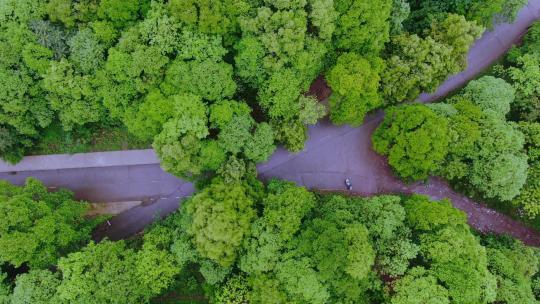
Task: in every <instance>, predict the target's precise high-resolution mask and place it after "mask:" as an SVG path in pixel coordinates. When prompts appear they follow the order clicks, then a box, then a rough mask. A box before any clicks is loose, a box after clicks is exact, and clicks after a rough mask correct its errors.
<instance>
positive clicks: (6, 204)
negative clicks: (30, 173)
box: [0, 178, 94, 268]
mask: <svg viewBox="0 0 540 304" xmlns="http://www.w3.org/2000/svg"><path fill="white" fill-rule="evenodd" d="M87 209H88V205H87V204H86V203H84V202H76V201H74V200H73V194H72V193H70V192H68V191H66V190H60V191H58V192H50V193H49V192H47V188H46V187H45V186H43V184H41V182H39V181H38V180H35V179H32V178H29V179H28V180H27V181H26V184H25V186H24V187H17V186H13V185H11V184H9V183H7V182H2V183H1V184H0V210H1V211H0V214H1V216H2V220H1V223H2V224H0V248H1V249H0V260H1V261H2V262H7V263H10V264H11V265H13V266H15V267H19V266H21V265H23V264H28V265H29V266H30V267H32V268H46V267H49V266H51V265H54V264H55V263H56V261H57V259H58V258H59V257H60V256H62V255H64V254H66V253H68V252H70V251H74V250H77V249H78V248H79V247H80V246H81V245H84V243H85V242H87V241H88V239H89V238H90V232H91V231H92V229H93V227H94V223H93V222H92V221H87V220H85V219H84V214H85V213H86V211H87Z"/></svg>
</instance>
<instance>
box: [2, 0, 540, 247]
mask: <svg viewBox="0 0 540 304" xmlns="http://www.w3.org/2000/svg"><path fill="white" fill-rule="evenodd" d="M538 18H540V0H530V1H529V4H528V5H527V6H526V7H525V8H524V9H523V10H522V11H521V13H520V15H519V17H518V19H517V20H516V22H515V23H513V24H511V25H507V24H504V25H499V26H497V27H495V29H494V30H493V31H492V32H488V33H486V34H485V35H484V36H483V37H482V38H481V39H480V40H478V41H477V42H476V44H475V45H474V46H473V48H472V49H471V51H470V54H469V66H468V68H467V70H466V71H464V72H462V73H460V74H458V75H455V76H453V77H450V78H449V79H448V81H446V82H445V83H444V84H443V85H441V86H440V88H439V89H438V91H437V92H436V93H434V94H431V95H429V94H424V95H422V96H421V97H420V98H419V100H420V101H421V102H432V101H435V100H437V99H439V98H441V97H443V96H445V95H447V94H449V93H450V92H452V91H454V90H456V89H458V88H460V87H461V86H463V85H464V84H465V83H467V82H468V81H469V80H471V79H473V78H474V77H475V76H476V75H478V74H479V73H480V72H481V71H483V70H484V69H485V68H486V67H488V66H490V65H491V64H492V63H493V62H495V61H496V60H497V59H498V58H499V57H500V56H502V55H503V54H504V53H505V52H506V51H507V50H508V49H509V48H510V47H511V45H512V44H513V43H515V42H516V41H517V40H519V38H520V37H521V36H522V35H523V33H525V32H526V29H527V28H528V27H529V26H530V24H532V22H533V21H534V20H536V19H538ZM383 115H384V114H383V113H382V112H381V111H378V112H376V113H372V114H371V115H369V116H368V117H367V118H366V120H365V123H364V124H363V125H362V126H361V127H358V128H351V127H349V126H341V127H338V126H333V125H331V124H330V123H328V122H327V121H322V122H320V123H319V124H317V125H315V126H313V127H311V128H310V130H309V133H310V139H309V141H308V142H307V143H306V148H305V149H304V150H303V151H302V152H300V153H297V154H292V153H289V152H287V151H286V150H283V149H278V150H277V151H276V153H274V155H273V156H272V157H271V158H270V160H269V161H268V162H266V163H264V164H261V165H259V166H258V169H259V174H260V176H261V177H262V178H263V179H269V178H272V177H278V178H283V179H288V180H292V181H295V182H297V183H298V184H300V185H304V186H306V187H309V188H317V189H329V190H344V189H345V187H344V184H343V180H344V179H345V178H346V177H349V178H351V180H352V183H353V190H354V191H355V192H358V193H359V194H363V195H374V194H379V193H396V192H399V193H413V192H415V193H422V194H428V195H430V196H431V197H433V198H435V199H440V198H443V197H449V198H451V199H452V201H453V203H454V205H455V206H456V207H457V208H460V209H462V210H464V211H465V212H467V214H468V216H469V223H470V224H471V225H472V226H473V227H475V228H477V229H479V230H481V231H485V232H487V231H493V232H497V233H509V234H512V235H513V236H514V237H516V238H519V239H521V240H523V241H524V242H525V243H527V244H529V245H537V246H540V235H539V234H538V233H536V232H535V231H533V230H531V229H529V228H527V227H524V226H523V225H521V224H520V223H519V222H517V221H514V220H512V219H510V218H509V217H506V216H504V215H502V214H498V213H496V212H495V211H493V210H490V209H488V208H487V207H485V206H483V205H480V204H477V203H475V202H472V201H471V200H469V199H468V198H466V197H465V196H463V195H460V194H458V193H456V192H454V191H453V190H452V189H451V188H450V187H449V186H448V185H447V184H446V183H445V182H444V181H441V180H439V179H430V181H429V182H428V183H426V184H423V183H416V184H413V185H406V184H404V183H402V182H401V181H400V180H398V179H397V178H396V177H395V176H394V175H393V174H392V172H391V169H390V168H389V167H388V165H387V162H386V160H385V159H384V158H382V157H381V156H379V155H377V154H376V153H375V152H374V151H373V150H372V149H371V142H370V135H371V132H372V131H373V130H374V129H375V128H376V126H377V125H378V124H379V123H380V122H381V120H382V118H383ZM27 176H34V177H37V178H39V179H40V180H42V181H43V182H44V183H45V184H46V185H47V186H50V187H66V188H69V189H71V190H73V191H74V192H75V194H76V197H77V198H81V199H86V200H90V201H107V202H114V201H127V200H138V199H140V200H144V201H145V202H146V203H145V204H143V205H142V206H140V207H136V208H134V209H131V210H129V211H127V212H125V213H123V214H120V215H118V216H116V217H114V218H113V219H111V221H110V223H111V225H110V226H109V225H107V224H105V225H103V226H101V227H100V228H99V229H97V230H96V232H95V239H101V238H103V237H108V238H110V239H112V240H117V239H122V238H125V237H129V236H131V235H134V234H136V233H137V232H139V231H141V230H142V229H144V227H146V226H147V225H148V224H150V223H151V222H152V221H153V220H155V219H156V218H160V217H163V216H165V215H167V214H169V213H171V212H173V211H174V210H176V209H177V208H178V206H179V201H180V199H181V198H183V197H187V196H189V195H191V194H192V193H193V186H192V185H191V184H189V183H186V182H184V181H182V180H179V179H177V178H175V177H173V176H171V175H169V174H167V173H165V172H163V171H162V170H161V169H160V168H159V165H157V164H144V165H129V166H114V167H100V168H72V169H65V170H45V171H24V172H18V173H16V174H13V173H0V179H6V180H9V181H11V182H15V183H17V184H21V183H22V182H23V181H24V179H25V178H26V177H27Z"/></svg>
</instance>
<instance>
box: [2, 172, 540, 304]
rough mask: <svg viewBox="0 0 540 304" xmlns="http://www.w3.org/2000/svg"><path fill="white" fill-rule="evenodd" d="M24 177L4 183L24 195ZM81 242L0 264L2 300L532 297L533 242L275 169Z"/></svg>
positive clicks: (413, 203)
mask: <svg viewBox="0 0 540 304" xmlns="http://www.w3.org/2000/svg"><path fill="white" fill-rule="evenodd" d="M36 185H39V184H38V182H37V181H34V180H30V181H29V182H28V185H27V186H26V187H23V188H19V187H15V186H11V185H7V184H6V185H4V186H3V187H2V189H4V190H3V192H4V193H5V195H11V196H12V197H15V196H21V195H22V196H24V195H26V193H29V191H34V192H33V193H35V191H36V190H35V189H34V188H35V186H36ZM31 188H32V190H30V189H31ZM38 189H39V187H38ZM21 191H22V192H21ZM63 195H64V192H59V193H58V194H54V193H53V194H51V198H53V197H54V198H59V197H63ZM6 203H7V204H9V201H0V206H3V205H4V204H6ZM81 206H82V207H84V205H81ZM39 225H40V224H39V223H38V222H36V223H35V224H34V226H32V225H30V226H28V229H32V228H33V227H35V228H37V227H39ZM0 237H1V238H4V237H5V234H4V232H1V234H0ZM86 241H87V245H85V246H84V247H81V246H78V247H76V248H75V247H72V250H71V251H66V250H65V248H62V247H51V251H50V252H51V253H53V255H56V256H57V257H59V258H57V261H55V262H53V261H50V262H53V264H54V265H55V266H54V267H42V265H49V264H36V263H33V262H32V264H31V266H30V267H29V269H26V270H23V269H19V270H18V272H14V271H9V272H6V273H5V274H3V275H1V276H0V279H2V280H3V284H0V287H1V289H0V299H1V300H2V301H4V302H2V303H29V302H30V303H51V304H52V303H93V302H96V303H118V304H122V303H126V304H128V303H163V302H164V301H172V303H178V302H179V303H183V302H182V299H186V298H188V299H193V301H192V303H208V302H209V303H291V302H293V303H295V302H299V303H343V302H345V303H370V304H377V303H381V304H382V303H391V304H413V303H418V301H421V303H464V304H466V303H509V304H523V303H530V304H532V303H536V301H537V299H538V298H537V297H538V296H540V294H539V293H538V291H539V290H538V287H537V286H538V283H539V281H538V251H537V250H536V249H533V248H529V247H526V246H524V245H523V244H521V243H520V242H519V241H517V240H513V239H511V238H510V237H496V236H492V235H480V234H478V233H476V232H475V231H473V230H471V228H470V227H469V226H468V224H467V217H466V215H465V213H463V212H462V211H460V210H458V209H455V208H454V207H452V205H451V202H450V201H449V200H446V199H444V200H441V201H432V200H430V199H429V198H428V197H425V196H421V195H413V196H394V195H381V196H374V197H370V198H361V197H346V196H342V195H337V194H325V195H321V194H319V193H314V192H311V191H309V190H307V189H306V188H303V187H299V186H297V185H295V184H294V183H291V182H287V181H282V180H272V181H270V182H269V183H267V184H262V183H261V182H259V181H257V180H256V179H245V180H242V181H240V182H234V183H228V184H227V183H225V182H224V181H223V180H222V179H221V178H217V179H214V180H213V181H211V182H210V183H209V184H208V185H206V187H204V188H203V189H201V190H199V191H197V192H196V193H195V194H194V195H193V196H192V197H191V198H188V199H186V200H184V201H183V202H182V206H181V208H180V210H178V211H177V212H176V213H174V214H172V215H171V216H169V217H167V218H166V219H164V220H162V221H159V222H157V223H156V224H154V225H153V226H152V227H150V228H148V229H147V230H146V231H145V233H144V234H143V235H140V236H139V237H136V238H135V239H131V240H126V241H116V242H112V241H109V240H103V241H101V242H99V243H94V242H93V241H90V242H88V240H86ZM8 274H9V275H8ZM4 299H5V300H4ZM166 303H168V302H166Z"/></svg>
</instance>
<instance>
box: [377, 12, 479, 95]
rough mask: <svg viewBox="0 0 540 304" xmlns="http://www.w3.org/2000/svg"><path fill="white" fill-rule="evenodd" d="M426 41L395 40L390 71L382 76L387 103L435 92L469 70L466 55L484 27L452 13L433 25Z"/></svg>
mask: <svg viewBox="0 0 540 304" xmlns="http://www.w3.org/2000/svg"><path fill="white" fill-rule="evenodd" d="M427 33H428V34H429V35H428V36H427V37H426V38H421V37H419V36H417V35H409V34H401V35H398V36H395V37H393V38H392V41H391V46H390V50H391V52H390V54H389V56H388V59H387V69H386V71H385V72H384V73H383V74H382V83H383V93H384V97H385V98H386V100H387V102H389V103H396V102H401V101H404V100H407V99H408V100H412V99H415V98H416V97H417V96H418V95H419V94H420V93H422V92H423V91H426V92H432V91H434V90H435V89H436V88H437V87H438V86H439V84H440V83H442V82H443V81H444V80H445V79H446V78H447V77H448V76H449V75H451V74H454V73H457V72H459V71H461V70H463V69H464V68H465V67H466V63H467V61H466V59H467V53H468V50H469V48H470V47H471V45H472V44H473V42H474V41H475V40H476V39H477V38H479V37H480V34H481V33H482V28H481V27H479V26H478V25H476V23H474V22H469V21H467V20H465V18H463V17H462V16H458V15H454V14H450V15H448V16H447V17H446V18H444V19H442V20H440V21H436V22H434V23H432V25H431V28H430V30H429V31H427Z"/></svg>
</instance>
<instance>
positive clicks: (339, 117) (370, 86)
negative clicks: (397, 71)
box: [326, 53, 384, 125]
mask: <svg viewBox="0 0 540 304" xmlns="http://www.w3.org/2000/svg"><path fill="white" fill-rule="evenodd" d="M383 69H384V63H383V61H382V59H380V58H378V57H375V58H368V59H365V58H363V57H362V56H360V55H357V54H355V53H345V54H343V55H341V56H340V57H339V58H338V60H337V63H336V65H335V66H334V67H333V68H332V69H331V70H330V72H329V73H328V75H327V76H326V80H327V81H328V85H329V86H330V87H331V88H332V96H331V97H330V117H331V118H332V122H333V123H337V124H343V123H349V124H351V125H360V124H361V123H362V122H363V121H364V117H365V115H366V114H367V113H368V112H369V111H371V110H374V109H376V108H378V107H380V106H381V105H382V103H383V102H382V98H381V97H380V96H379V82H380V76H379V73H381V72H382V70H383Z"/></svg>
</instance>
